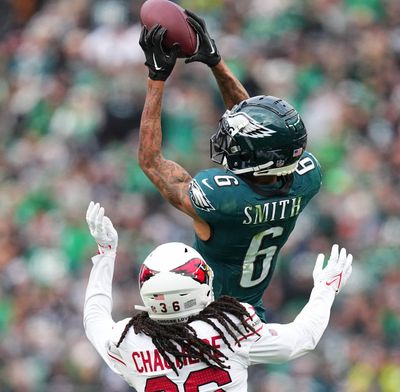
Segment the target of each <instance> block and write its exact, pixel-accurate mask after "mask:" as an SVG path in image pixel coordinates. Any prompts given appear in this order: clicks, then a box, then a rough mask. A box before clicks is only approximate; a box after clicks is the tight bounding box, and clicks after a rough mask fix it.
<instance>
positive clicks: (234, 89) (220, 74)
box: [211, 60, 249, 109]
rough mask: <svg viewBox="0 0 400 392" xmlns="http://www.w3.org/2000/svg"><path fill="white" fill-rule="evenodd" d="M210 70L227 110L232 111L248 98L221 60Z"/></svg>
mask: <svg viewBox="0 0 400 392" xmlns="http://www.w3.org/2000/svg"><path fill="white" fill-rule="evenodd" d="M211 69H212V72H213V74H214V77H215V79H216V80H217V83H218V87H219V90H220V92H221V94H222V98H223V100H224V103H225V107H226V108H227V109H232V107H233V106H234V105H236V104H238V103H239V102H241V101H243V100H245V99H247V98H249V94H248V92H247V91H246V89H245V88H244V87H243V85H242V84H241V83H240V81H239V80H238V79H237V78H236V77H235V75H233V73H232V72H231V70H230V69H229V68H228V66H227V65H226V64H225V62H224V61H223V60H221V61H220V62H219V63H218V64H217V65H216V66H215V67H212V68H211Z"/></svg>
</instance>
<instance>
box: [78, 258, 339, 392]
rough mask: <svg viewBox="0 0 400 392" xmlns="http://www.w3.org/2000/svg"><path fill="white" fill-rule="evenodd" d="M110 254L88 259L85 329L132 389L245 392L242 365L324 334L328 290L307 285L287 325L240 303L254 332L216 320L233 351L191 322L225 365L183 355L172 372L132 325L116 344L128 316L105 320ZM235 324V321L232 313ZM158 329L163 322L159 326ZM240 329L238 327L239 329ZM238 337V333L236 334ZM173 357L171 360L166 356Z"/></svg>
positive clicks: (280, 358)
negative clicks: (232, 329)
mask: <svg viewBox="0 0 400 392" xmlns="http://www.w3.org/2000/svg"><path fill="white" fill-rule="evenodd" d="M114 258H115V257H114V256H110V255H98V256H95V257H93V263H94V266H93V269H92V272H91V275H90V278H89V283H88V287H87V290H86V300H85V308H84V325H85V331H86V334H87V336H88V338H89V340H90V341H91V342H92V344H93V345H94V347H95V348H96V350H97V351H98V352H99V354H100V355H101V356H102V357H103V359H104V360H105V361H106V363H107V364H108V365H109V366H110V367H111V369H113V370H114V371H115V372H116V373H118V374H120V375H121V376H122V377H123V378H124V379H125V380H126V382H127V383H128V384H129V385H131V386H133V387H134V388H135V389H136V390H137V391H138V392H142V391H145V392H206V391H208V392H211V391H213V392H216V391H219V392H222V391H226V392H228V391H232V392H245V391H247V367H248V366H249V365H251V364H256V363H278V362H284V361H287V360H289V359H293V358H296V357H299V356H301V355H303V354H305V353H307V352H308V351H310V350H313V349H314V348H315V346H316V344H317V343H318V341H319V339H320V338H321V336H322V333H323V332H324V330H325V328H326V326H327V324H328V320H329V315H330V308H331V305H332V303H333V300H334V296H335V293H334V291H333V290H332V289H331V288H330V287H327V286H322V285H321V286H317V287H315V288H314V289H313V291H312V293H311V296H310V300H309V302H308V304H307V305H306V306H305V307H304V308H303V310H302V311H301V312H300V314H299V315H298V316H297V317H296V319H295V320H294V321H293V322H292V323H290V324H285V325H282V324H265V323H263V322H261V320H260V319H259V318H258V316H257V315H256V314H255V312H254V309H253V308H252V307H251V306H250V305H247V304H244V305H245V306H246V308H247V310H248V311H249V313H250V315H251V320H250V321H251V324H252V325H253V327H254V329H255V330H256V332H257V333H246V336H245V337H243V336H240V337H239V343H240V344H238V343H235V341H234V339H233V338H232V337H231V336H230V335H229V334H228V333H227V332H226V333H224V331H225V329H224V327H223V326H222V325H220V324H218V322H217V321H215V322H216V324H217V325H218V326H219V327H220V329H221V331H222V332H223V333H224V336H225V337H226V339H227V340H228V341H229V342H230V344H231V347H232V349H233V351H231V350H230V349H229V348H228V347H227V345H226V344H225V343H224V341H223V339H222V337H221V335H220V333H218V332H217V331H216V330H215V329H214V328H213V327H212V326H210V325H209V324H207V323H204V322H202V321H194V322H192V323H191V326H192V327H193V328H194V329H195V331H196V332H197V335H198V337H200V338H201V339H204V340H206V341H207V342H208V343H209V344H211V345H213V346H215V347H217V348H218V349H219V350H220V351H221V352H222V353H224V354H225V355H226V356H227V357H228V360H226V361H225V365H226V366H227V368H226V369H222V368H218V367H209V366H207V365H206V364H205V363H202V362H200V361H198V360H195V359H190V358H187V359H184V360H183V366H179V364H178V362H176V364H177V367H178V368H179V369H178V370H179V374H178V375H177V374H176V373H175V372H174V371H173V370H172V369H171V368H170V367H169V365H168V363H167V362H166V361H165V360H164V358H163V357H162V356H161V354H160V353H159V352H158V350H157V349H156V348H155V346H154V344H153V343H152V340H151V339H150V338H149V337H148V336H146V335H144V334H135V332H134V331H133V328H130V330H129V332H128V333H127V335H126V336H125V339H124V340H123V342H122V343H121V345H120V347H119V348H117V347H116V344H117V343H118V341H119V339H120V337H121V334H122V332H123V330H124V329H125V326H126V325H127V323H128V322H129V319H125V320H122V321H119V322H118V323H115V322H114V321H113V320H112V318H111V306H112V305H111V304H112V298H111V288H112V287H111V282H112V275H113V269H114ZM232 320H233V321H234V322H236V323H237V324H238V325H239V320H237V319H236V318H235V317H233V316H232ZM160 328H163V326H162V325H161V324H160ZM242 328H243V327H242ZM238 336H239V335H238ZM171 359H172V360H174V359H173V358H171Z"/></svg>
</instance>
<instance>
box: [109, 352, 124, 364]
mask: <svg viewBox="0 0 400 392" xmlns="http://www.w3.org/2000/svg"><path fill="white" fill-rule="evenodd" d="M107 354H108V356H109V357H111V358H112V359H114V360H116V361H118V362H120V363H122V364H123V365H125V366H126V363H125V362H124V361H121V360H120V359H118V358H117V357H114V355H111V354H110V353H109V352H108V353H107Z"/></svg>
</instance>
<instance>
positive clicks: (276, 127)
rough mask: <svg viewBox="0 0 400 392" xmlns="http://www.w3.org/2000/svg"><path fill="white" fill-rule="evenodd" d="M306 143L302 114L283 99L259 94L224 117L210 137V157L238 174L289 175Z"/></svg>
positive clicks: (226, 113) (294, 168) (235, 107)
mask: <svg viewBox="0 0 400 392" xmlns="http://www.w3.org/2000/svg"><path fill="white" fill-rule="evenodd" d="M306 144H307V130H306V128H305V126H304V123H303V120H302V119H301V117H300V115H299V113H298V112H297V111H296V110H295V109H294V108H293V106H291V105H290V104H289V103H287V102H286V101H284V100H283V99H280V98H277V97H273V96H270V95H269V96H265V95H259V96H256V97H252V98H249V99H246V100H244V101H242V102H240V103H239V104H238V105H235V106H234V107H233V108H232V110H227V111H226V112H225V114H224V115H223V116H222V118H221V120H220V122H219V127H218V130H217V132H216V133H215V134H214V135H213V136H212V137H211V140H210V154H211V159H212V160H213V161H214V162H216V163H219V164H223V165H224V166H225V167H226V168H228V169H229V170H230V171H232V172H233V173H235V174H243V173H251V172H253V174H254V175H255V176H262V175H278V176H281V175H286V174H289V173H292V172H293V171H294V170H296V166H297V162H298V160H299V159H300V157H301V155H302V154H303V152H304V150H305V148H306Z"/></svg>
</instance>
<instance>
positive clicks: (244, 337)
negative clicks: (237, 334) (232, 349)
mask: <svg viewBox="0 0 400 392" xmlns="http://www.w3.org/2000/svg"><path fill="white" fill-rule="evenodd" d="M263 328H264V324H263V325H261V327H260V328H258V329H256V332H251V333H249V334H248V335H246V336H242V337H241V338H240V339H238V342H241V341H242V340H244V339H247V338H249V337H250V336H253V335H255V334H257V333H258V332H260V331H261V330H262V329H263Z"/></svg>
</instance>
